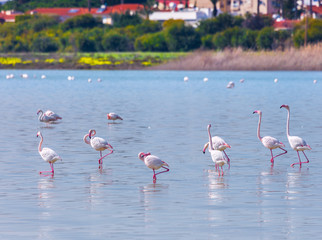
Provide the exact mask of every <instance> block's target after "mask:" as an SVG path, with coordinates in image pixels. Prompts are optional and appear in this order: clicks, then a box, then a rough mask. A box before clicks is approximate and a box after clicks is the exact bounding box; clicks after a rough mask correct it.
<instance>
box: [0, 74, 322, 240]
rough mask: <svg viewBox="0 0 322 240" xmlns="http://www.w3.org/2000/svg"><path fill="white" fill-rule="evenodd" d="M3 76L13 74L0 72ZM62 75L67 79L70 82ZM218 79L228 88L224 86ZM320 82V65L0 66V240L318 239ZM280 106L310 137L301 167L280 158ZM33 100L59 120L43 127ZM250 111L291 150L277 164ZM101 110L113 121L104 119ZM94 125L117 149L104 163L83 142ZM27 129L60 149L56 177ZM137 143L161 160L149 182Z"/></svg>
mask: <svg viewBox="0 0 322 240" xmlns="http://www.w3.org/2000/svg"><path fill="white" fill-rule="evenodd" d="M9 73H13V74H15V76H16V77H15V78H14V79H8V80H7V79H6V78H5V76H6V74H9ZM22 73H27V74H29V78H28V79H22V78H21V77H20V75H21V74H22ZM41 74H45V75H46V76H47V78H46V79H41V78H40V76H41ZM69 75H73V76H75V80H74V81H68V80H67V76H69ZM185 76H188V77H189V81H188V82H184V81H183V78H184V77H185ZM204 77H207V78H209V81H208V82H203V78H204ZM88 78H92V80H93V82H92V83H88V82H87V79H88ZM97 78H101V79H102V82H101V83H98V82H97V81H96V79H97ZM241 78H244V79H245V82H244V83H243V84H241V83H239V79H241ZM274 78H278V79H279V81H278V83H274ZM314 79H316V80H318V82H317V84H313V80H314ZM229 81H234V82H235V84H236V87H235V88H234V89H226V85H227V83H228V82H229ZM321 84H322V72H228V71H216V72H198V71H195V72H180V71H44V70H39V71H22V70H21V71H18V70H17V71H9V70H1V71H0V100H1V108H0V114H1V118H0V126H1V135H0V238H1V239H22V238H23V239H246V238H247V239H273V238H275V239H313V238H316V237H317V236H321V235H322V228H321V225H322V224H321V223H322V204H321V202H322V174H321V172H322V163H321V160H322V159H321V158H322V157H321V153H320V149H321V131H322V124H321V119H322V110H321V105H322V94H321V92H322V91H321V90H322V85H321ZM282 104H288V105H290V108H291V123H290V131H291V134H293V135H298V136H301V137H303V138H304V139H305V140H306V141H307V143H308V144H310V146H311V147H312V150H311V151H307V156H308V158H309V159H310V163H309V164H305V165H304V166H303V167H302V168H301V169H300V168H299V167H298V166H296V167H294V168H291V167H290V164H291V163H293V162H297V161H298V159H297V154H296V152H295V151H293V150H292V149H291V148H290V146H289V144H288V141H287V138H286V132H285V128H286V117H287V111H286V110H285V109H280V108H279V107H280V106H281V105H282ZM38 109H43V110H47V109H51V110H53V111H55V112H56V113H58V114H59V115H61V116H62V117H63V120H62V122H61V123H59V124H50V125H46V124H44V123H41V122H39V121H38V119H37V115H36V112H37V110H38ZM254 110H262V112H263V121H262V129H261V130H262V135H263V136H265V135H271V136H274V137H276V138H278V139H279V140H280V141H282V142H284V143H285V145H286V150H287V151H288V153H287V154H286V155H283V156H282V157H278V158H277V159H276V161H275V165H274V167H271V165H270V152H269V150H268V149H266V148H264V146H263V145H262V144H261V143H260V142H259V140H258V139H257V136H256V131H257V122H258V115H257V114H252V113H253V111H254ZM108 112H116V113H118V114H120V115H121V116H122V117H123V118H124V120H123V121H122V122H118V123H115V124H112V123H109V122H108V121H107V119H106V114H107V113H108ZM208 123H212V126H213V127H212V133H213V135H218V136H221V137H222V138H224V139H225V140H226V141H227V142H228V143H229V144H230V145H231V146H232V148H231V149H228V150H227V153H228V155H229V157H230V158H231V169H230V170H228V169H227V168H226V169H225V175H224V176H223V177H218V174H217V172H215V170H214V164H213V162H212V160H211V157H210V154H209V153H208V152H207V153H206V154H205V155H203V154H202V147H203V145H204V143H205V142H207V141H208V136H207V124H208ZM91 128H93V129H96V131H97V136H100V137H103V138H105V139H107V140H108V141H109V143H110V144H111V145H112V146H113V147H114V148H115V152H114V154H112V155H110V156H108V157H107V158H105V159H104V164H103V169H102V170H99V169H98V162H97V160H98V157H99V153H98V152H96V151H95V150H93V149H92V148H91V147H90V146H88V145H86V144H85V143H84V142H83V140H82V138H83V136H84V135H85V134H86V133H87V132H88V130H89V129H91ZM37 131H41V132H42V134H43V136H44V145H43V146H44V147H50V148H52V149H54V150H55V151H56V152H57V153H58V154H59V155H60V156H61V157H62V159H63V161H62V162H57V163H56V164H55V176H54V177H53V178H51V177H45V176H40V175H39V174H38V172H39V171H43V170H49V164H48V163H46V162H44V161H43V160H42V159H41V157H40V155H39V154H38V151H37V148H38V143H39V139H38V138H37V137H36V134H37ZM141 151H144V152H147V151H149V152H151V153H152V154H155V155H157V156H159V157H160V158H161V159H162V160H164V161H166V162H167V163H168V164H169V165H170V168H171V170H170V172H169V173H165V174H161V175H158V181H157V183H156V184H153V183H152V174H153V173H152V171H151V170H150V169H148V168H147V167H146V166H145V165H144V163H143V162H141V161H140V160H139V159H138V157H137V155H138V153H139V152H141Z"/></svg>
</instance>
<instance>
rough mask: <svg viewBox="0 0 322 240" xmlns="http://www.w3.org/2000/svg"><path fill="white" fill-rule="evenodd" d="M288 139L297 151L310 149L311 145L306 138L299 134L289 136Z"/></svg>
mask: <svg viewBox="0 0 322 240" xmlns="http://www.w3.org/2000/svg"><path fill="white" fill-rule="evenodd" d="M288 141H289V143H290V145H291V147H292V148H293V149H294V150H296V151H303V150H310V149H311V147H310V146H309V145H307V143H306V142H305V140H304V139H302V138H300V137H298V136H289V137H288Z"/></svg>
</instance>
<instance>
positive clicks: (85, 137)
mask: <svg viewBox="0 0 322 240" xmlns="http://www.w3.org/2000/svg"><path fill="white" fill-rule="evenodd" d="M88 136H89V134H86V135H85V136H84V138H83V140H84V142H85V143H87V144H90V141H88V139H87V137H88Z"/></svg>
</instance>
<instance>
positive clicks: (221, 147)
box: [202, 136, 231, 168]
mask: <svg viewBox="0 0 322 240" xmlns="http://www.w3.org/2000/svg"><path fill="white" fill-rule="evenodd" d="M211 140H212V144H213V145H212V147H213V149H214V150H218V151H222V152H223V153H224V154H225V156H226V158H227V161H228V166H229V168H230V159H229V157H228V155H227V154H226V152H225V149H226V148H231V147H230V145H229V144H227V143H226V142H225V140H224V139H222V138H221V137H218V136H214V137H212V138H211ZM207 147H209V142H207V143H206V144H205V145H204V147H203V150H202V152H203V154H205V153H206V149H207Z"/></svg>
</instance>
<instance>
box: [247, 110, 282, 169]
mask: <svg viewBox="0 0 322 240" xmlns="http://www.w3.org/2000/svg"><path fill="white" fill-rule="evenodd" d="M254 113H257V114H258V115H259V120H258V128H257V137H258V139H259V141H261V142H262V144H263V145H264V147H266V148H268V149H269V150H270V151H271V156H272V158H271V163H272V165H273V164H274V158H276V157H278V156H281V155H283V154H285V153H287V151H286V150H285V149H284V148H282V147H285V145H284V144H283V143H282V142H280V141H279V140H277V139H276V138H274V137H271V136H265V137H261V136H260V127H261V122H262V112H261V111H260V110H256V111H254V112H253V114H254ZM276 148H280V149H281V150H283V151H284V152H283V153H280V154H278V155H276V156H275V157H274V156H273V149H276Z"/></svg>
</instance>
